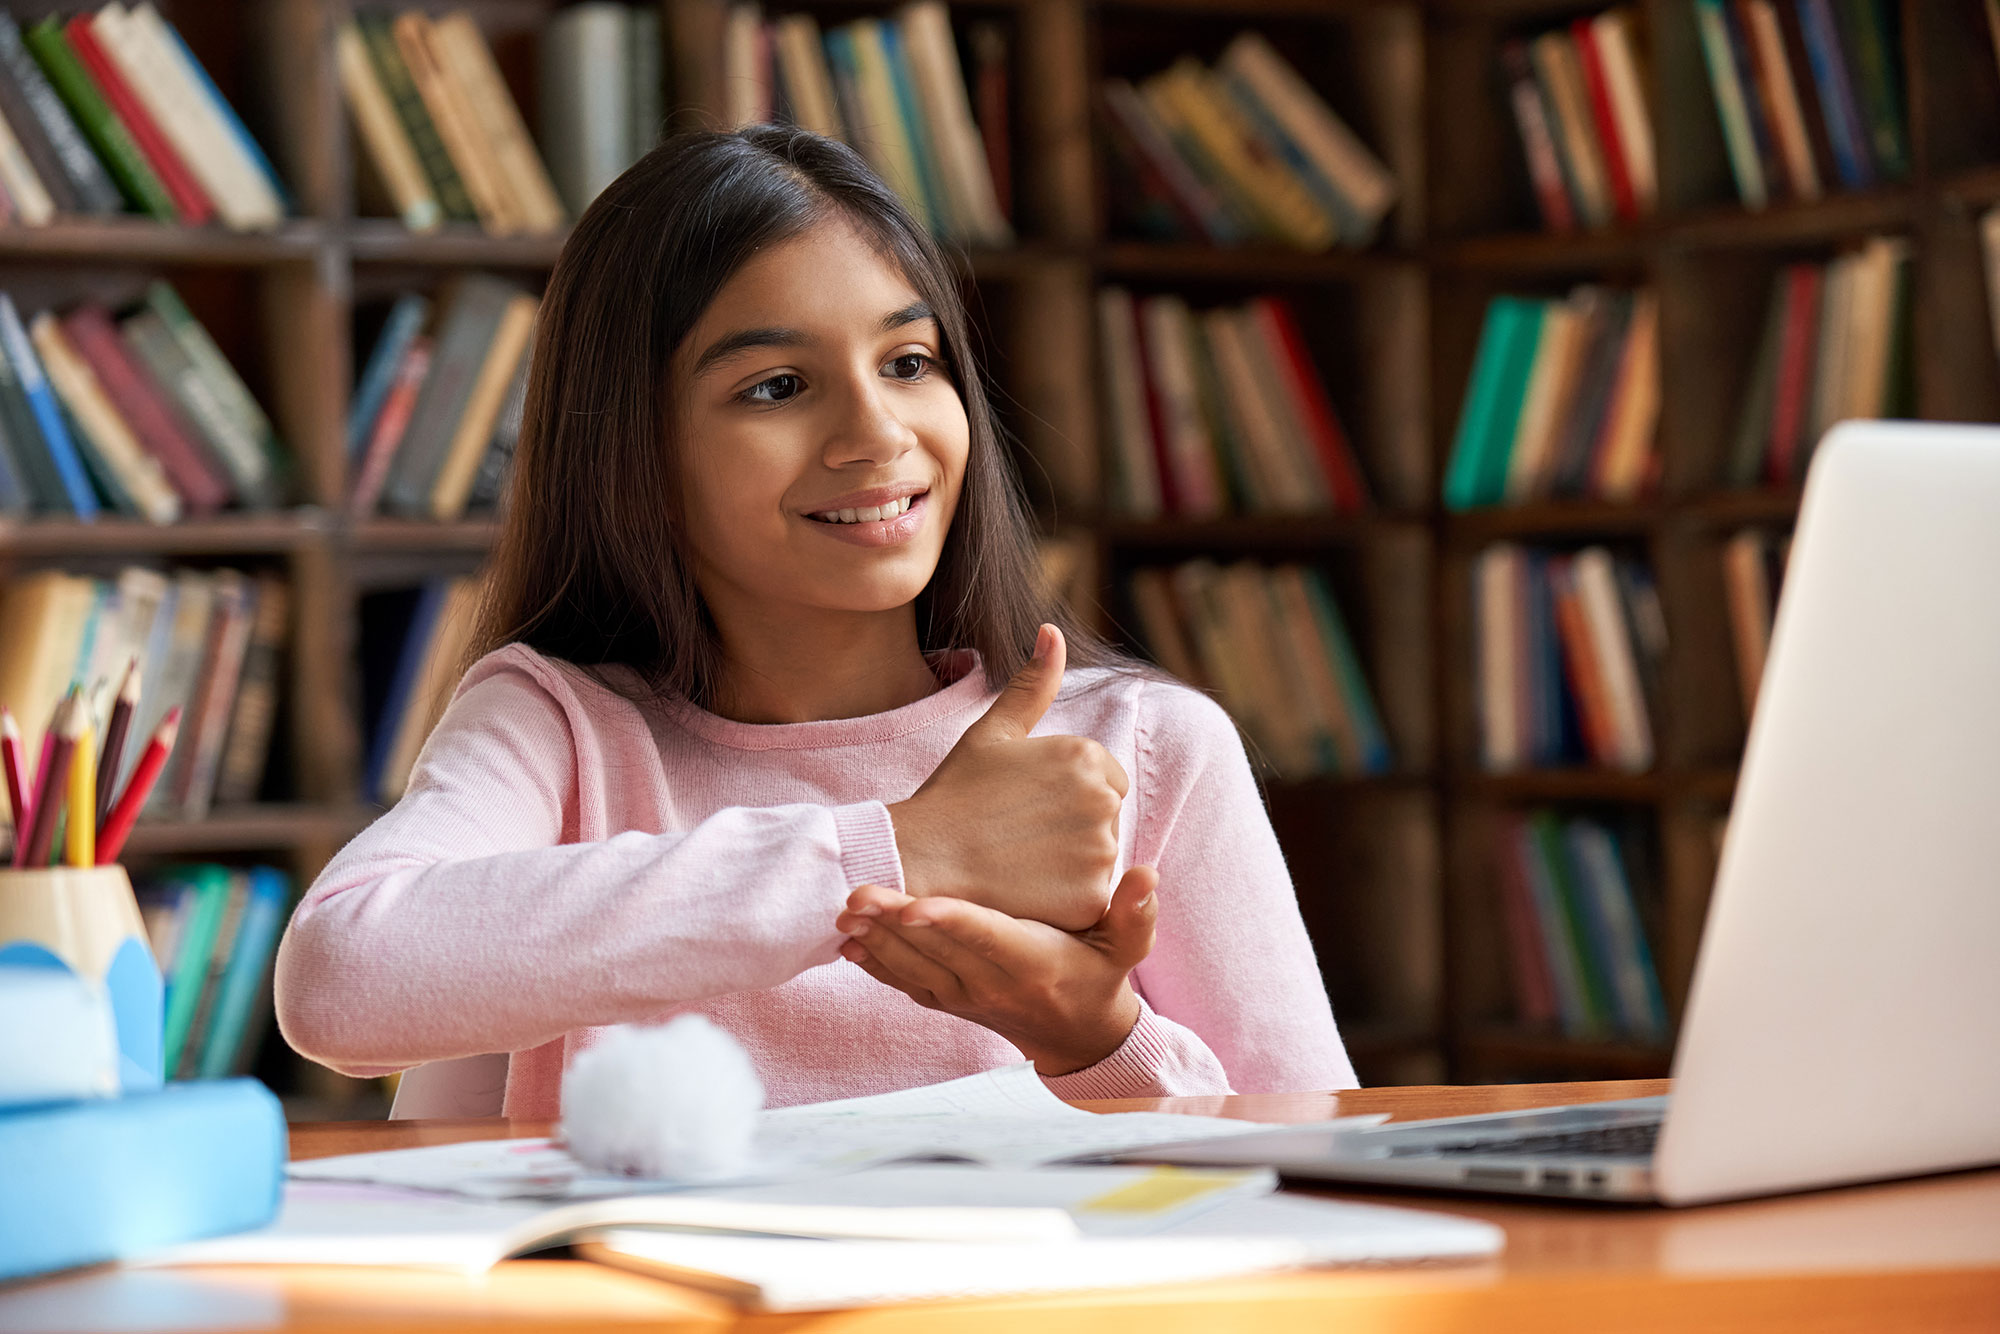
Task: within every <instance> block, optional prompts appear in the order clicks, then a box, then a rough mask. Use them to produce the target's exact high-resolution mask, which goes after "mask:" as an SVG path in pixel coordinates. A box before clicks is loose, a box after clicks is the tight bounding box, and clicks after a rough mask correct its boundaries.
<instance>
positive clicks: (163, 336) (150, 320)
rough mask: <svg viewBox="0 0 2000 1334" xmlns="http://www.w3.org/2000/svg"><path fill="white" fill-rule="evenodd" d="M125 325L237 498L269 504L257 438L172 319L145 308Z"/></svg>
mask: <svg viewBox="0 0 2000 1334" xmlns="http://www.w3.org/2000/svg"><path fill="white" fill-rule="evenodd" d="M121 329H122V332H123V334H124V338H125V341H126V343H127V345H128V346H130V347H131V349H132V351H133V353H134V354H135V355H136V356H137V357H138V358H139V361H140V362H141V363H142V364H143V365H144V366H145V368H146V372H147V374H148V375H149V376H150V377H151V378H152V380H153V382H154V383H155V384H156V385H158V386H159V387H160V389H161V390H162V391H163V392H164V393H165V394H166V395H167V397H168V398H169V399H170V400H171V401H172V402H173V403H174V405H175V406H176V407H178V408H179V409H180V412H181V414H182V416H183V417H184V419H185V420H186V421H188V422H189V423H191V424H192V425H193V427H194V430H195V431H196V433H197V434H198V435H199V437H200V439H201V441H202V443H203V444H204V445H205V446H206V448H207V452H208V454H209V456H210V457H212V458H214V459H215V460H216V461H217V462H218V463H219V464H220V465H221V466H222V470H223V472H224V474H225V475H226V476H227V477H228V478H229V484H230V486H231V488H232V489H233V490H234V491H235V493H236V495H237V498H238V499H239V500H241V501H242V502H243V503H244V505H245V506H246V507H250V508H268V507H269V497H270V493H269V491H268V489H267V488H266V486H265V480H266V479H265V478H264V477H263V476H261V475H260V472H259V470H258V464H259V463H261V458H260V457H259V456H258V454H257V442H256V441H255V440H253V439H251V438H250V437H249V436H248V435H247V434H246V433H244V431H243V429H242V427H241V426H240V425H238V424H237V422H236V421H235V420H234V419H233V418H232V417H231V416H230V415H229V412H228V410H227V409H226V408H224V407H223V405H222V401H221V400H220V399H219V398H218V397H217V396H216V394H215V390H214V387H213V386H212V385H210V383H209V381H208V378H207V377H206V376H204V375H203V374H202V373H201V371H200V369H199V368H197V367H196V366H195V364H194V362H193V361H192V360H191V359H190V358H189V357H188V354H187V350H186V349H185V348H183V347H182V346H181V344H180V341H179V340H178V339H176V338H175V337H174V335H173V331H172V330H171V329H169V328H168V327H167V325H166V322H165V321H164V320H162V319H161V318H160V317H159V315H158V314H157V313H156V312H154V311H152V310H143V311H140V312H139V313H138V314H136V315H132V316H129V317H127V319H126V320H125V321H124V323H123V325H122V326H121ZM253 460H256V461H255V462H253Z"/></svg>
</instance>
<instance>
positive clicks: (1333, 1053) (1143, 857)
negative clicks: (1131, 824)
mask: <svg viewBox="0 0 2000 1334" xmlns="http://www.w3.org/2000/svg"><path fill="white" fill-rule="evenodd" d="M1137 730H1138V738H1137V745H1136V752H1137V758H1138V765H1139V773H1138V775H1137V777H1136V779H1135V781H1134V784H1133V791H1134V793H1135V794H1136V795H1137V796H1138V798H1139V800H1138V802H1137V804H1136V809H1134V810H1133V811H1132V815H1133V817H1134V818H1135V819H1136V821H1137V828H1136V830H1135V834H1134V841H1133V859H1132V864H1133V865H1135V866H1148V865H1150V866H1155V867H1158V868H1159V872H1160V887H1159V890H1158V894H1159V901H1160V910H1159V911H1160V915H1159V929H1158V935H1157V937H1156V938H1155V941H1154V945H1153V952H1152V954H1151V955H1150V956H1149V957H1148V958H1147V959H1146V961H1145V962H1144V963H1142V964H1140V965H1139V967H1138V968H1137V969H1136V970H1135V971H1134V973H1133V982H1134V984H1135V986H1136V987H1137V989H1138V990H1139V992H1140V994H1141V997H1142V999H1143V1000H1144V1002H1145V1004H1144V1005H1143V1006H1142V1009H1141V1014H1140V1017H1139V1022H1138V1023H1137V1024H1136V1025H1134V1027H1133V1030H1132V1035H1131V1036H1130V1037H1128V1038H1127V1039H1126V1040H1125V1043H1124V1045H1122V1046H1121V1047H1119V1048H1118V1049H1117V1050H1116V1051H1114V1052H1112V1053H1111V1054H1110V1055H1109V1056H1107V1057H1105V1058H1104V1059H1103V1060H1102V1061H1099V1062H1098V1063H1097V1064H1096V1065H1093V1066H1088V1067H1086V1068H1085V1069H1082V1070H1078V1071H1076V1072H1074V1073H1072V1074H1068V1075H1063V1076H1061V1077H1060V1078H1057V1079H1052V1080H1050V1081H1048V1083H1049V1086H1050V1087H1051V1088H1052V1089H1053V1090H1054V1091H1055V1092H1056V1093H1057V1094H1058V1095H1059V1096H1062V1097H1065V1098H1127V1097H1154V1096H1167V1095H1173V1094H1211V1093H1231V1092H1234V1093H1265V1092H1294V1091H1306V1090H1314V1091H1317V1090H1321V1089H1342V1088H1353V1087H1355V1086H1356V1085H1357V1084H1358V1082H1359V1081H1358V1080H1356V1079H1355V1077H1354V1067H1353V1066H1352V1064H1350V1063H1349V1061H1348V1058H1347V1051H1346V1048H1345V1047H1344V1046H1343V1045H1342V1043H1341V1040H1340V1034H1339V1032H1338V1030H1336V1029H1335V1027H1334V1022H1333V1009H1332V1007H1331V1005H1329V1004H1328V1002H1327V997H1326V984H1325V983H1324V982H1323V981H1322V980H1321V978H1320V973H1319V966H1318V963H1317V961H1316V960H1315V959H1314V957H1313V948H1312V942H1311V940H1310V939H1309V938H1308V937H1307V935H1306V929H1305V922H1304V921H1303V919H1302V918H1301V917H1300V915H1299V905H1298V898H1297V895H1296V894H1295V893H1294V892H1293V889H1292V879H1291V875H1290V873H1289V872H1288V871H1287V870H1286V869H1285V858H1284V854H1283V853H1282V852H1281V851H1280V850H1279V847H1278V838H1277V834H1276V833H1275V832H1274V831H1273V830H1272V828H1271V821H1270V817H1269V816H1268V815H1267V814H1266V813H1265V810H1264V802H1263V798H1262V797H1261V795H1260V794H1259V793H1258V790H1257V782H1256V779H1255V777H1254V776H1253V775H1252V774H1251V772H1250V761H1249V757H1248V756H1247V755H1245V754H1244V751H1243V742H1242V740H1241V738H1240V737H1239V736H1238V735H1237V732H1236V725H1235V724H1234V723H1233V722H1231V721H1230V719H1229V716H1228V715H1227V714H1226V713H1224V712H1223V711H1222V709H1221V707H1220V706H1218V705H1217V704H1216V703H1215V702H1214V701H1213V700H1211V699H1209V698H1208V697H1207V696H1206V695H1202V694H1199V693H1197V692H1195V691H1193V690H1189V689H1187V688H1186V687H1183V686H1173V685H1162V684H1156V683H1148V684H1147V685H1145V686H1143V687H1142V688H1141V691H1140V696H1139V705H1138V724H1137Z"/></svg>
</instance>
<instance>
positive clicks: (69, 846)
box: [63, 713, 97, 866]
mask: <svg viewBox="0 0 2000 1334" xmlns="http://www.w3.org/2000/svg"><path fill="white" fill-rule="evenodd" d="M92 716H93V715H92V714H90V713H86V714H84V716H83V729H82V731H81V733H80V734H79V735H78V737H77V741H76V757H75V758H74V759H72V760H71V761H70V766H69V828H68V829H67V830H66V831H65V833H64V837H63V847H64V849H65V850H66V851H67V852H68V854H69V855H68V856H67V857H65V858H64V859H63V864H64V865H65V866H95V865H97V807H96V802H97V738H96V737H95V735H93V734H94V733H95V731H96V729H95V728H93V727H92V726H91V725H90V720H91V718H92Z"/></svg>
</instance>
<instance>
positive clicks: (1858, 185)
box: [1793, 0, 1876, 190]
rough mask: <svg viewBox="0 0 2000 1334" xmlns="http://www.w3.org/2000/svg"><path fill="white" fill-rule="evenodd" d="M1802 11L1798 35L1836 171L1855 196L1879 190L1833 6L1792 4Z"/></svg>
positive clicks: (1821, 0)
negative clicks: (1872, 186)
mask: <svg viewBox="0 0 2000 1334" xmlns="http://www.w3.org/2000/svg"><path fill="white" fill-rule="evenodd" d="M1793 3H1794V4H1796V5H1797V7H1798V20H1799V33H1800V35H1801V36H1802V37H1803V38H1804V39H1805V48H1806V61H1807V63H1808V64H1809V65H1811V66H1812V72H1813V83H1814V84H1815V85H1816V86H1817V88H1818V90H1819V106H1820V115H1821V117H1822V119H1824V121H1825V122H1826V133H1827V139H1828V141H1829V142H1830V143H1831V145H1832V148H1833V163H1834V170H1835V171H1836V172H1838V173H1839V175H1840V183H1841V184H1842V185H1844V186H1846V187H1847V188H1848V189H1850V190H1864V189H1866V188H1868V187H1869V186H1871V185H1873V184H1875V177H1876V165H1875V159H1874V155H1873V153H1872V151H1871V150H1870V148H1869V144H1868V136H1867V133H1866V131H1865V130H1864V128H1863V126H1862V124H1861V109H1860V107H1859V106H1858V105H1857V104H1856V102H1855V97H1854V84H1853V81H1852V80H1851V79H1850V78H1849V77H1848V71H1847V57H1846V55H1845V54H1844V53H1843V52H1842V51H1841V49H1840V34H1839V30H1838V29H1837V28H1836V27H1835V26H1834V22H1833V7H1832V6H1831V5H1830V4H1829V3H1828V0H1793Z"/></svg>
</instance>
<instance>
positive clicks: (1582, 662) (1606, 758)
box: [1549, 556, 1618, 764]
mask: <svg viewBox="0 0 2000 1334" xmlns="http://www.w3.org/2000/svg"><path fill="white" fill-rule="evenodd" d="M1549 588H1550V591H1551V592H1552V593H1553V595H1554V601H1555V610H1556V638H1557V640H1558V641H1559V642H1560V643H1561V645H1562V658H1563V667H1564V668H1565V671H1564V675H1565V676H1566V677H1568V679H1569V688H1570V693H1571V695H1572V696H1574V697H1575V699H1576V716H1577V721H1578V722H1579V723H1580V724H1582V727H1583V740H1584V748H1585V749H1586V750H1588V751H1589V752H1590V758H1591V760H1592V762H1593V763H1596V764H1606V763H1609V762H1610V761H1611V760H1613V759H1615V758H1616V757H1617V754H1618V723H1617V720H1616V719H1614V718H1613V717H1612V715H1611V700H1610V698H1609V695H1608V694H1607V692H1606V691H1605V688H1604V676H1603V674H1602V673H1601V672H1599V671H1598V664H1597V650H1596V647H1595V646H1594V645H1593V644H1592V643H1591V639H1590V622H1589V621H1588V619H1586V617H1585V614H1584V610H1583V602H1582V601H1581V599H1579V598H1578V596H1577V592H1576V579H1575V578H1574V577H1573V576H1572V575H1571V573H1570V565H1569V557H1567V556H1562V557H1556V558H1553V559H1551V560H1550V561H1549Z"/></svg>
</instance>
